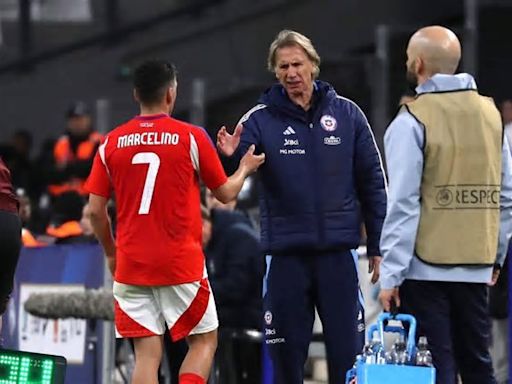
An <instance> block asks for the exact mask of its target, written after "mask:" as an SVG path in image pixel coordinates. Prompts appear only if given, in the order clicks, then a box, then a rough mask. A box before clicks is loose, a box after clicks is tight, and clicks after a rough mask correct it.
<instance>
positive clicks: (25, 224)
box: [16, 188, 47, 248]
mask: <svg viewBox="0 0 512 384" xmlns="http://www.w3.org/2000/svg"><path fill="white" fill-rule="evenodd" d="M16 196H17V197H18V201H19V207H20V209H19V212H18V213H19V216H20V220H21V225H22V230H21V242H22V244H23V246H24V247H27V248H33V247H44V246H45V245H47V244H46V243H45V242H42V241H39V240H37V238H36V236H34V234H33V233H32V231H31V230H30V228H29V226H30V220H31V218H32V203H31V201H30V197H29V196H28V195H27V193H26V192H25V190H24V189H23V188H18V189H16Z"/></svg>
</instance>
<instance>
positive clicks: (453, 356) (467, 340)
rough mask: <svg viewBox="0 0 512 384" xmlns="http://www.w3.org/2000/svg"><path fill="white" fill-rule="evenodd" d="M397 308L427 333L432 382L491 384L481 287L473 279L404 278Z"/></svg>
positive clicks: (485, 306) (487, 328) (420, 331)
mask: <svg viewBox="0 0 512 384" xmlns="http://www.w3.org/2000/svg"><path fill="white" fill-rule="evenodd" d="M400 301H401V307H400V312H404V313H410V314H412V315H413V316H414V317H416V320H417V322H418V331H417V336H427V339H428V343H429V345H430V349H431V351H432V359H433V363H434V366H435V368H436V383H437V384H456V383H457V382H458V381H457V373H460V375H461V377H462V382H463V383H464V384H495V383H496V380H495V379H494V376H493V368H492V362H491V356H490V354H489V337H490V332H491V328H490V319H489V312H488V301H487V286H486V285H485V284H477V283H455V282H441V281H421V280H405V281H404V282H403V284H402V285H401V286H400Z"/></svg>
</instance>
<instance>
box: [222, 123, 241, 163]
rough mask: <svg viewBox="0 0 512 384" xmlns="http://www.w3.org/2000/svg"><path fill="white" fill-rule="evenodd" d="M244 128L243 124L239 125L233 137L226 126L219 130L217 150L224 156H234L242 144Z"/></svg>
mask: <svg viewBox="0 0 512 384" xmlns="http://www.w3.org/2000/svg"><path fill="white" fill-rule="evenodd" d="M243 128H244V126H243V125H242V124H238V125H237V126H236V128H235V132H233V134H232V135H230V134H229V133H228V130H227V129H226V127H225V126H223V127H222V128H221V129H219V132H218V133H217V148H218V149H219V151H220V153H222V154H223V155H224V156H232V155H233V153H235V151H236V149H237V148H238V144H240V136H241V135H242V130H243Z"/></svg>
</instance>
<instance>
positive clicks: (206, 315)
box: [113, 278, 219, 341]
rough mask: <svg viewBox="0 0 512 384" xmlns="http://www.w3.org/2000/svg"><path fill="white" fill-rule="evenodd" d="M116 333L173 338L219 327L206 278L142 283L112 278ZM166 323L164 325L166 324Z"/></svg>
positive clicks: (119, 334) (120, 334)
mask: <svg viewBox="0 0 512 384" xmlns="http://www.w3.org/2000/svg"><path fill="white" fill-rule="evenodd" d="M113 290H114V299H115V303H114V304H115V326H116V336H117V337H147V336H155V335H163V334H164V332H165V331H166V329H169V333H170V335H171V338H172V339H173V340H174V341H176V340H179V339H182V338H183V337H186V336H189V335H194V334H200V333H208V332H211V331H213V330H215V329H217V328H218V326H219V320H218V318H217V310H216V308H215V300H214V298H213V294H212V291H211V288H210V284H209V282H208V279H207V278H203V279H202V280H200V281H196V282H193V283H187V284H180V285H169V286H156V287H145V286H136V285H128V284H122V283H118V282H114V289H113ZM165 324H167V327H166V326H165Z"/></svg>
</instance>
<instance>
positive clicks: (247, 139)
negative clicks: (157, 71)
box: [217, 30, 386, 384]
mask: <svg viewBox="0 0 512 384" xmlns="http://www.w3.org/2000/svg"><path fill="white" fill-rule="evenodd" d="M319 65H320V57H319V55H318V53H317V52H316V50H315V48H314V46H313V44H312V43H311V41H310V40H309V39H308V38H307V37H306V36H304V35H302V34H300V33H298V32H295V31H289V30H284V31H281V32H280V33H279V34H278V35H277V37H276V39H275V40H274V41H273V42H272V44H271V45H270V49H269V55H268V69H269V70H270V71H271V72H272V73H273V74H274V75H275V77H276V79H277V80H278V84H274V85H273V86H272V87H270V88H269V89H268V90H267V91H266V92H265V93H264V94H263V95H262V96H261V97H260V99H259V101H258V104H257V105H256V106H255V107H254V108H252V109H251V110H249V111H248V112H247V113H246V114H245V115H244V116H243V117H242V118H241V120H240V122H239V125H238V126H237V127H236V128H235V131H234V133H233V134H229V133H228V132H227V130H226V128H225V127H223V128H221V130H220V131H219V133H218V136H217V145H218V147H219V149H220V151H221V152H222V153H223V154H224V155H227V156H231V155H233V154H234V155H235V156H237V157H240V156H241V155H243V154H244V153H246V151H247V149H248V148H250V146H251V145H255V146H256V149H257V151H261V152H264V153H265V154H266V161H265V164H264V165H263V166H262V168H261V171H260V173H259V176H260V177H259V182H260V187H261V188H260V192H261V193H260V211H261V218H260V222H261V244H262V251H263V253H264V254H265V255H267V256H266V261H267V268H266V271H267V273H266V276H265V278H266V287H267V291H266V294H265V297H264V324H265V334H266V340H265V343H266V346H268V349H269V350H270V356H271V359H272V366H273V372H272V375H273V379H274V382H275V383H279V384H281V383H282V384H299V383H300V384H302V383H303V381H304V364H305V361H306V359H307V356H308V349H309V342H310V340H311V337H312V328H313V322H314V319H315V308H316V309H317V310H318V313H319V316H320V319H321V321H322V325H323V332H324V337H325V345H326V351H327V360H328V369H329V383H330V384H341V383H344V373H345V372H347V370H348V369H350V368H351V367H352V365H353V363H354V358H355V356H356V354H357V352H358V351H360V350H361V348H362V345H361V340H362V337H361V336H362V333H363V332H364V329H359V328H358V318H361V317H362V313H361V310H360V301H359V290H358V277H357V267H356V261H355V249H356V248H357V247H358V245H359V241H360V222H361V216H362V217H363V219H364V221H365V224H366V228H367V232H368V256H369V257H370V267H369V269H370V273H372V272H373V277H372V281H373V282H376V281H377V279H378V276H379V263H380V249H379V239H380V231H381V227H382V223H383V221H384V216H385V213H386V187H385V179H384V172H383V170H382V164H381V160H380V154H379V151H378V149H377V146H376V143H375V140H374V136H373V133H372V130H371V128H370V125H369V124H368V120H367V119H366V117H365V115H364V113H363V112H362V111H361V109H360V108H359V107H358V106H357V105H356V104H355V103H354V102H353V101H351V100H349V99H347V98H345V97H343V96H340V95H338V94H337V93H336V91H335V90H334V88H333V87H332V86H331V85H330V84H328V83H326V82H323V81H319V80H317V77H318V75H319V72H320V67H319ZM360 320H361V319H360Z"/></svg>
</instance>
